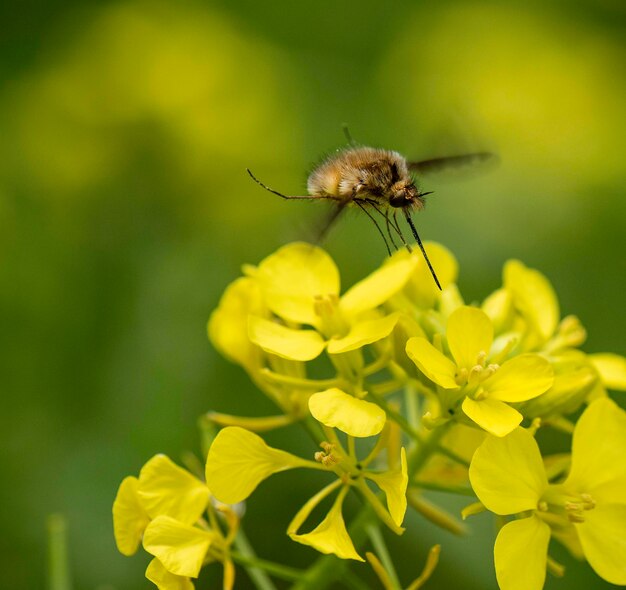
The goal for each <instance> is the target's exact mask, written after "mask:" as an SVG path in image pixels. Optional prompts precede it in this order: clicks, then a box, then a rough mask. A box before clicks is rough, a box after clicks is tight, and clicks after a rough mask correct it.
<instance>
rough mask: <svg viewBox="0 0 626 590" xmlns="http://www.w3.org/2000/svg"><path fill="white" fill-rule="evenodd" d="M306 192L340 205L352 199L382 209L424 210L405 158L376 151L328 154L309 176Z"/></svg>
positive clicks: (349, 151) (362, 150)
mask: <svg viewBox="0 0 626 590" xmlns="http://www.w3.org/2000/svg"><path fill="white" fill-rule="evenodd" d="M307 190H308V192H309V194H310V195H311V196H313V197H322V198H333V199H335V200H337V201H340V202H342V201H351V200H354V199H355V198H356V199H361V200H362V201H365V202H366V203H368V204H372V201H373V202H375V203H376V204H378V205H380V206H383V207H384V206H391V207H395V208H401V207H413V208H416V209H422V208H423V207H424V200H423V198H422V195H421V194H420V192H419V190H418V188H417V187H416V186H415V181H414V179H413V178H412V176H411V174H410V172H409V166H408V164H407V161H406V159H405V158H404V157H403V156H401V155H400V154H399V153H398V152H394V151H390V150H383V149H378V148H371V147H355V148H348V149H345V150H342V151H340V152H339V153H337V154H334V155H332V156H331V157H329V158H327V159H326V160H325V161H324V162H323V163H322V164H320V165H319V166H318V167H317V168H315V170H313V172H312V173H311V174H310V176H309V179H308V182H307Z"/></svg>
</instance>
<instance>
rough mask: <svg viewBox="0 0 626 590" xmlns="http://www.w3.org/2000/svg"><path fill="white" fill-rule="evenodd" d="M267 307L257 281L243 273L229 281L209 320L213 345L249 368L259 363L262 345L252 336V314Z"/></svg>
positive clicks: (258, 312) (231, 359) (234, 360)
mask: <svg viewBox="0 0 626 590" xmlns="http://www.w3.org/2000/svg"><path fill="white" fill-rule="evenodd" d="M264 311H266V307H265V305H264V304H263V299H262V296H261V290H260V289H259V286H258V285H257V283H256V281H254V280H253V279H251V278H248V277H241V278H239V279H237V280H236V281H234V282H233V283H231V284H230V285H228V287H227V288H226V291H224V294H223V295H222V298H221V299H220V302H219V305H218V307H217V309H216V310H215V311H213V313H212V314H211V318H210V319H209V324H208V333H209V339H210V340H211V342H212V343H213V346H215V348H217V350H219V352H220V353H221V354H222V355H224V356H225V357H226V358H227V359H229V360H230V361H232V362H234V363H237V364H239V365H241V366H242V367H244V368H245V369H247V370H251V369H253V368H254V367H255V366H256V365H257V364H258V355H259V349H258V348H257V347H256V346H255V345H253V344H252V343H251V342H250V339H249V338H248V315H249V314H251V313H253V314H256V315H262V314H263V313H264Z"/></svg>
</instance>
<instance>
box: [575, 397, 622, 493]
mask: <svg viewBox="0 0 626 590" xmlns="http://www.w3.org/2000/svg"><path fill="white" fill-rule="evenodd" d="M624 456H626V412H625V411H624V410H622V409H621V408H620V407H619V406H618V405H617V404H616V403H615V402H614V401H612V400H611V399H609V398H599V399H597V400H595V401H593V402H592V403H591V404H589V406H588V407H587V409H586V410H585V411H584V412H583V413H582V415H581V417H580V418H579V419H578V422H577V423H576V427H575V428H574V437H573V440H572V467H571V470H570V473H569V476H568V478H567V480H566V481H565V484H564V485H565V486H566V487H568V488H574V489H577V490H579V491H581V492H583V491H584V492H589V493H591V495H592V496H593V495H594V490H596V489H598V491H600V489H601V488H614V485H611V484H612V483H613V482H614V481H620V480H623V479H625V478H626V461H624ZM611 495H612V494H611Z"/></svg>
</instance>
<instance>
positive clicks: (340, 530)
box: [289, 487, 365, 561]
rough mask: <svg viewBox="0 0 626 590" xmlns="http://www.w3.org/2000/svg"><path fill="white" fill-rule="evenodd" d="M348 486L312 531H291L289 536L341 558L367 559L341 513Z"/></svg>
mask: <svg viewBox="0 0 626 590" xmlns="http://www.w3.org/2000/svg"><path fill="white" fill-rule="evenodd" d="M347 491H348V488H345V487H344V488H343V489H342V490H341V492H339V495H338V496H337V499H336V500H335V502H334V503H333V507H332V508H331V509H330V512H329V513H328V514H327V515H326V518H324V520H323V521H322V522H320V524H318V525H317V526H316V527H315V528H314V529H313V530H312V531H311V532H310V533H306V534H304V535H298V534H297V533H290V534H289V536H290V537H291V538H292V539H293V540H294V541H297V542H298V543H302V544H303V545H309V546H310V547H313V549H317V551H319V552H320V553H325V554H327V555H328V554H334V555H336V556H337V557H340V558H341V559H356V560H357V561H365V560H364V559H363V558H362V557H361V556H360V555H359V554H358V553H357V551H356V549H355V548H354V544H353V543H352V539H350V535H348V531H347V530H346V523H345V522H344V520H343V515H342V514H341V505H342V504H343V499H344V497H345V495H346V492H347Z"/></svg>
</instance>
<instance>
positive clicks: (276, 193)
mask: <svg viewBox="0 0 626 590" xmlns="http://www.w3.org/2000/svg"><path fill="white" fill-rule="evenodd" d="M246 171H247V172H248V174H249V175H250V178H252V180H254V182H256V183H257V184H258V185H260V186H262V187H263V188H264V189H265V190H266V191H269V192H270V193H274V194H275V195H278V196H279V197H282V198H283V199H308V200H312V199H331V200H333V201H336V200H337V199H336V198H335V197H330V196H324V195H322V196H318V195H302V196H299V195H298V196H291V195H283V193H279V192H278V191H275V190H274V189H272V188H270V187H269V186H267V185H265V184H263V183H262V182H261V181H260V180H259V179H258V178H257V177H256V176H255V175H254V174H252V172H251V171H250V168H246Z"/></svg>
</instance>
